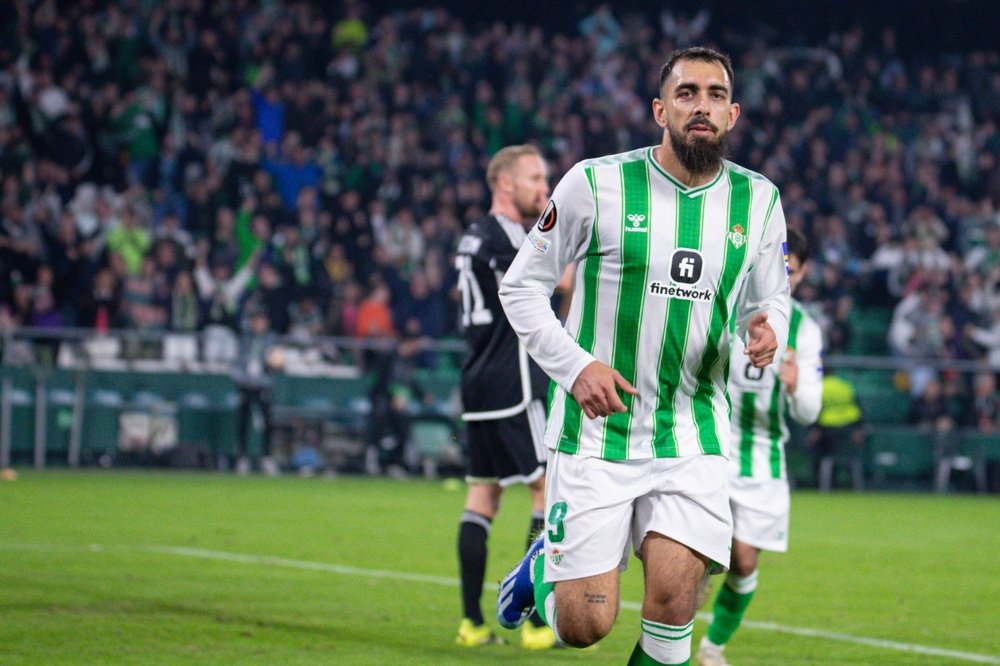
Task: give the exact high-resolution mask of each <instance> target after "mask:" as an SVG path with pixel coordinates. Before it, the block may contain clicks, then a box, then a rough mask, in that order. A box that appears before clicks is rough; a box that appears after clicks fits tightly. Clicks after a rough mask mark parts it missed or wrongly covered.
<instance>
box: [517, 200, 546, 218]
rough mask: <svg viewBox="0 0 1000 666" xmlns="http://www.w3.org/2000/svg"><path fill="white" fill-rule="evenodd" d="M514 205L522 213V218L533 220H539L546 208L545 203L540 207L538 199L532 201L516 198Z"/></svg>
mask: <svg viewBox="0 0 1000 666" xmlns="http://www.w3.org/2000/svg"><path fill="white" fill-rule="evenodd" d="M514 206H515V207H516V208H517V212H518V213H519V214H520V215H521V219H522V220H531V221H534V220H537V219H538V216H539V215H541V214H542V210H543V209H544V204H543V205H542V206H541V207H539V205H538V200H537V199H532V200H531V201H518V200H515V201H514Z"/></svg>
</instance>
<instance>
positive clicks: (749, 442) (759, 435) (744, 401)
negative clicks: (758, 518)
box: [729, 300, 823, 479]
mask: <svg viewBox="0 0 1000 666" xmlns="http://www.w3.org/2000/svg"><path fill="white" fill-rule="evenodd" d="M787 348H788V349H789V350H794V351H795V364H796V365H797V366H798V376H797V378H796V381H795V393H794V394H790V393H788V391H787V390H786V389H785V387H784V385H783V384H782V383H781V381H780V380H779V379H778V368H779V364H778V362H775V363H772V364H771V365H769V366H767V367H766V368H762V369H758V368H755V367H753V366H752V365H750V363H749V361H748V360H747V357H746V356H745V355H744V354H743V343H742V341H741V340H739V339H735V340H733V351H732V357H731V358H732V361H731V368H730V373H729V395H730V397H731V398H732V402H733V416H732V433H733V436H732V443H731V447H732V449H731V453H730V457H729V460H730V464H729V469H730V472H731V473H732V474H733V475H734V476H744V477H753V478H756V479H784V478H786V474H785V443H786V442H787V441H788V419H789V418H792V419H794V420H795V421H796V422H797V423H801V424H802V425H811V424H813V423H815V422H816V419H817V418H818V417H819V410H820V406H821V405H820V403H821V402H822V399H823V359H822V350H823V335H822V333H821V331H820V327H819V324H817V323H816V321H815V320H814V319H813V318H812V317H810V316H809V315H808V314H806V312H805V311H804V310H803V309H802V306H801V305H800V304H799V303H798V302H797V301H795V300H793V301H792V310H791V317H790V319H789V322H788V345H787ZM786 353H787V352H786Z"/></svg>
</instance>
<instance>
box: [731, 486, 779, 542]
mask: <svg viewBox="0 0 1000 666" xmlns="http://www.w3.org/2000/svg"><path fill="white" fill-rule="evenodd" d="M729 504H730V506H732V509H733V538H734V539H736V540H738V541H742V542H743V543H747V544H750V545H751V546H753V547H755V548H760V549H761V550H773V551H776V552H779V553H784V552H785V551H787V550H788V513H789V508H790V507H791V500H790V498H789V493H788V481H787V480H785V479H751V478H747V477H732V478H730V479H729Z"/></svg>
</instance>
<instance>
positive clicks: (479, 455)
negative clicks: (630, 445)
mask: <svg viewBox="0 0 1000 666" xmlns="http://www.w3.org/2000/svg"><path fill="white" fill-rule="evenodd" d="M486 181H487V184H488V185H489V188H490V191H491V193H492V203H491V206H490V212H489V214H488V215H487V216H486V217H484V218H483V219H482V220H479V221H477V222H476V223H474V224H472V225H471V226H470V227H469V228H468V230H467V231H466V232H465V234H464V235H463V236H462V238H461V240H460V241H459V244H458V252H457V257H456V260H455V262H456V267H457V268H458V285H459V290H460V291H461V294H462V325H463V328H464V330H465V338H466V342H467V344H468V354H467V355H466V357H465V361H464V363H463V364H462V405H463V409H464V412H463V414H462V418H463V419H464V420H465V422H466V431H467V435H468V437H467V441H468V474H467V476H466V482H467V484H468V493H467V495H466V500H465V510H464V511H463V512H462V517H461V519H460V520H459V527H458V561H459V569H460V572H461V576H462V606H463V613H464V618H463V619H462V622H461V624H460V625H459V628H458V635H457V636H456V637H455V642H456V643H458V644H459V645H463V646H466V647H477V646H479V645H486V644H489V643H493V642H496V640H497V638H496V636H495V634H493V632H492V631H490V628H489V627H488V626H487V625H486V624H485V622H484V620H483V613H482V609H481V608H480V605H479V599H480V597H481V596H482V591H483V578H484V576H485V572H486V552H487V548H486V546H487V540H488V538H489V534H490V529H491V527H492V525H493V519H494V518H495V517H496V514H497V512H498V511H499V509H500V498H501V496H502V495H503V492H504V489H505V488H507V487H509V486H511V485H514V484H517V483H523V484H526V485H527V486H528V490H529V492H530V494H531V503H532V516H531V523H530V525H529V528H528V544H531V543H532V542H533V541H534V540H535V538H536V537H537V536H538V535H539V533H540V532H541V530H542V524H543V521H542V510H543V509H544V506H545V505H544V492H545V447H544V445H543V444H542V433H543V431H544V429H545V407H544V404H543V403H542V398H544V396H545V391H546V387H547V383H548V382H547V381H546V377H545V374H544V373H543V372H542V371H541V369H539V367H538V366H537V365H536V364H535V363H534V362H532V361H531V359H529V358H528V353H527V351H526V350H525V348H524V346H523V345H521V344H520V342H518V339H517V335H515V333H514V331H513V329H511V327H510V324H508V323H507V317H506V315H505V314H504V312H503V308H502V307H501V305H500V299H499V297H498V296H497V288H498V285H499V283H500V280H501V279H502V278H503V275H504V271H506V270H507V267H508V266H510V262H511V261H513V260H514V256H515V255H516V254H517V249H518V248H519V247H520V246H521V243H522V241H523V240H524V238H525V235H526V233H527V229H529V228H531V226H532V225H533V224H534V222H535V219H536V218H537V217H538V214H539V213H540V212H541V209H542V207H543V206H544V205H545V202H546V200H547V199H548V196H549V184H548V172H547V170H546V167H545V161H544V160H543V159H542V156H541V155H540V154H539V152H538V149H537V148H535V147H534V146H530V145H522V146H508V147H506V148H503V149H501V150H499V151H497V153H496V155H494V156H493V158H492V159H491V160H490V163H489V166H488V167H487V171H486ZM554 645H555V635H554V634H553V633H552V630H550V629H549V628H548V627H546V626H545V625H544V624H543V623H542V622H541V620H540V619H538V616H537V615H536V616H534V617H533V618H532V622H529V623H527V624H525V625H524V627H523V628H522V630H521V646H522V647H525V648H527V649H546V648H550V647H553V646H554Z"/></svg>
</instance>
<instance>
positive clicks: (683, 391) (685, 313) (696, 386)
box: [500, 148, 788, 460]
mask: <svg viewBox="0 0 1000 666" xmlns="http://www.w3.org/2000/svg"><path fill="white" fill-rule="evenodd" d="M784 240H785V217H784V213H783V212H782V209H781V203H780V201H779V197H778V190H777V188H776V187H775V186H774V185H773V184H772V183H771V182H769V181H768V180H767V179H766V178H764V177H762V176H760V175H759V174H756V173H754V172H752V171H748V170H746V169H743V168H741V167H739V166H737V165H735V164H732V163H730V162H725V164H724V166H723V168H722V169H720V171H719V174H718V176H717V177H716V178H715V179H714V180H712V181H711V182H710V183H708V184H706V185H703V186H701V187H695V188H687V187H685V186H684V185H683V184H681V183H680V182H678V181H677V180H675V179H674V178H673V177H671V176H670V175H669V174H668V173H666V172H665V171H664V170H663V169H662V168H661V167H660V166H659V164H657V163H656V161H655V159H654V157H653V148H642V149H639V150H635V151H632V152H628V153H623V154H620V155H613V156H609V157H603V158H598V159H592V160H586V161H583V162H580V163H578V164H576V165H575V166H574V167H573V168H572V169H570V171H569V172H568V173H567V174H566V175H565V176H564V177H563V179H562V180H561V181H560V182H559V184H558V185H557V186H556V188H555V191H554V192H553V194H552V199H551V200H550V202H549V204H548V207H547V208H546V209H545V211H544V212H543V213H542V216H541V218H540V219H539V221H538V224H537V225H536V226H535V228H533V229H532V231H531V232H530V233H529V234H528V237H527V239H526V240H525V242H524V244H523V245H522V246H521V249H520V251H519V252H518V255H517V257H516V258H515V260H514V263H513V264H512V265H511V267H510V269H509V270H508V271H507V274H506V276H505V278H504V280H503V283H502V284H501V287H500V298H501V302H502V303H503V305H504V309H505V311H506V312H507V316H508V319H509V320H510V323H511V325H512V326H513V328H514V330H515V331H516V332H517V334H518V336H519V337H520V339H521V341H522V342H523V343H524V345H525V347H526V348H527V349H528V352H529V353H530V354H531V355H532V356H533V357H534V358H535V360H536V361H537V362H538V364H539V365H540V366H541V367H542V369H543V370H545V371H546V372H547V373H548V375H549V376H550V377H551V378H552V379H553V380H554V385H553V387H552V390H550V399H551V406H550V412H549V422H548V425H547V428H546V434H545V441H546V445H547V446H548V447H549V448H553V449H558V450H560V451H564V452H566V453H572V454H579V455H588V456H595V457H600V458H604V459H608V460H625V459H638V458H669V457H679V456H688V455H696V454H703V453H704V454H715V455H727V453H728V450H729V399H728V395H727V392H726V375H727V371H728V365H729V345H730V337H731V334H730V331H729V328H730V327H729V323H730V319H731V318H732V317H733V316H735V317H736V318H737V320H736V331H737V334H738V335H740V336H744V335H745V334H746V324H747V323H748V321H749V319H750V318H751V317H752V315H754V314H756V313H757V312H760V311H766V312H768V321H769V323H770V324H771V326H772V327H773V328H774V331H775V333H776V334H777V336H778V340H779V341H783V340H785V339H786V336H787V333H788V273H787V264H786V259H785V256H784ZM570 263H575V264H576V273H575V282H574V292H573V302H572V306H571V307H570V312H569V316H568V318H567V323H566V326H565V328H564V327H563V326H562V324H560V322H559V320H558V319H557V318H556V316H555V314H554V313H553V312H552V309H551V307H550V304H549V297H550V295H551V293H552V290H553V288H554V287H555V285H556V284H557V282H558V280H559V279H560V277H561V276H562V274H563V271H564V269H565V267H566V266H567V265H569V264H570ZM779 351H780V349H779ZM595 359H597V360H599V361H601V362H603V363H606V364H607V365H609V366H611V367H612V368H615V369H616V370H618V371H619V372H620V373H621V374H622V375H623V376H624V377H625V378H626V379H627V380H629V381H630V382H631V383H632V384H633V386H635V387H636V389H637V390H638V392H639V395H638V396H635V397H633V396H630V395H624V394H623V395H621V397H622V400H623V402H624V403H625V405H626V407H627V408H628V409H627V411H625V412H622V413H618V414H613V415H611V416H608V417H607V418H597V419H593V420H589V419H587V418H586V415H585V414H583V412H582V410H581V409H580V406H579V405H578V404H577V402H576V400H575V399H574V398H573V396H572V393H571V390H572V386H573V382H574V381H575V380H576V378H577V376H578V375H579V374H580V372H581V371H582V370H583V368H584V367H586V366H587V365H588V364H590V363H591V362H592V361H593V360H595Z"/></svg>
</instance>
